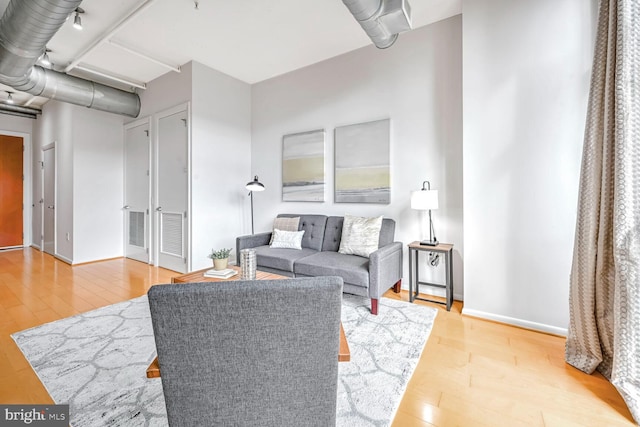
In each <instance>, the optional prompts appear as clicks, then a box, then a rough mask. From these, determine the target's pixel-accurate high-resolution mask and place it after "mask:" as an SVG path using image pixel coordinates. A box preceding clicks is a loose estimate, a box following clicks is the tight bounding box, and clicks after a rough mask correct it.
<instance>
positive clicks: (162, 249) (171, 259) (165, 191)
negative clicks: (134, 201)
mask: <svg viewBox="0 0 640 427" xmlns="http://www.w3.org/2000/svg"><path fill="white" fill-rule="evenodd" d="M187 139H188V134H187V112H186V111H181V112H179V113H176V114H172V115H170V116H166V117H163V118H161V119H159V120H158V165H157V171H158V202H157V204H156V206H157V208H156V211H157V220H158V221H157V224H159V248H158V265H159V266H161V267H164V268H168V269H170V270H175V271H178V272H181V273H184V272H186V267H187V256H188V254H187V232H186V230H187V200H188V198H187V192H188V173H189V171H188V167H189V165H188V150H187Z"/></svg>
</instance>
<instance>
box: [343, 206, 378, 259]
mask: <svg viewBox="0 0 640 427" xmlns="http://www.w3.org/2000/svg"><path fill="white" fill-rule="evenodd" d="M381 228H382V216H379V217H376V218H363V217H359V216H351V215H345V216H344V224H343V225H342V238H341V239H340V249H339V250H338V252H340V253H341V254H347V255H359V256H362V257H365V258H369V255H370V254H371V253H372V252H374V251H376V250H378V242H379V240H380V229H381Z"/></svg>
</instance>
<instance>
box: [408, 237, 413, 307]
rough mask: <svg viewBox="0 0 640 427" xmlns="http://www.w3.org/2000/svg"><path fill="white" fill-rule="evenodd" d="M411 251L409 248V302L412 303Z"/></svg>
mask: <svg viewBox="0 0 640 427" xmlns="http://www.w3.org/2000/svg"><path fill="white" fill-rule="evenodd" d="M412 255H413V249H411V248H409V302H413V258H412Z"/></svg>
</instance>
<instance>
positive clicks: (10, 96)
mask: <svg viewBox="0 0 640 427" xmlns="http://www.w3.org/2000/svg"><path fill="white" fill-rule="evenodd" d="M12 93H13V92H9V91H7V95H9V96H7V101H6V102H7V104H13V103H14V102H13V95H11V94H12Z"/></svg>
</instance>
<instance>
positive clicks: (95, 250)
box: [33, 101, 124, 264]
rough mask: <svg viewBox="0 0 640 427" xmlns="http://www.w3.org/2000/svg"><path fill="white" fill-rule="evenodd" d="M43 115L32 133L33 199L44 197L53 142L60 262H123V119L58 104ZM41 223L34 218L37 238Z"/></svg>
mask: <svg viewBox="0 0 640 427" xmlns="http://www.w3.org/2000/svg"><path fill="white" fill-rule="evenodd" d="M42 111H43V113H42V116H41V117H40V118H38V120H37V121H36V122H35V123H34V132H33V133H34V144H33V145H34V149H33V164H34V169H33V180H34V199H35V200H38V199H39V198H40V197H42V189H41V185H40V179H41V172H40V168H39V163H38V162H41V161H42V147H44V146H46V145H48V144H51V143H52V142H55V146H56V175H57V182H56V183H57V187H56V199H57V200H56V209H55V216H56V256H58V257H60V258H61V259H64V260H65V261H67V262H69V263H73V264H77V263H81V262H89V261H96V260H100V259H105V258H113V257H118V256H122V254H123V251H122V235H123V225H122V211H121V208H122V185H123V184H122V180H123V173H124V172H123V164H122V162H123V160H122V152H123V151H122V150H123V145H122V144H123V134H122V122H123V119H122V118H121V117H120V116H117V115H114V114H110V113H105V112H101V111H96V110H89V109H87V108H84V107H79V106H76V105H72V104H67V103H63V102H58V101H49V102H47V103H46V104H45V105H44V106H43V109H42ZM35 183H37V184H35ZM38 208H39V205H38V204H36V210H37V209H38ZM40 221H41V215H40V214H38V215H37V216H36V215H34V226H33V228H34V231H35V230H38V233H40V231H39V230H40ZM67 235H68V236H69V238H68V239H67Z"/></svg>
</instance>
